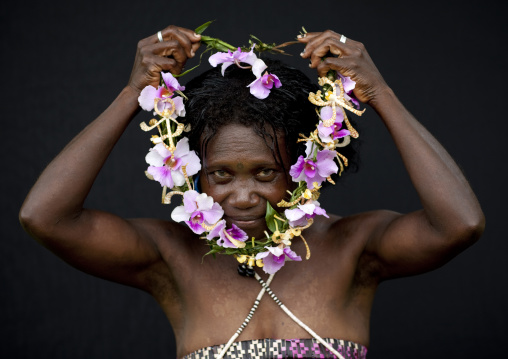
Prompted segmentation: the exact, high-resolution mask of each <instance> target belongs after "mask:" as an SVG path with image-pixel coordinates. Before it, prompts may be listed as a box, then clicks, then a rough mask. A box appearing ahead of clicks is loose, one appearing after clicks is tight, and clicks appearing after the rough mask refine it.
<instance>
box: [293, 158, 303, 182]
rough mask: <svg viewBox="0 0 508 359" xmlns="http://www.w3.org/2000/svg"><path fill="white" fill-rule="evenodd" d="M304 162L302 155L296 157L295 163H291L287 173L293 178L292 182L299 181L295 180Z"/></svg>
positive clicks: (298, 176)
mask: <svg viewBox="0 0 508 359" xmlns="http://www.w3.org/2000/svg"><path fill="white" fill-rule="evenodd" d="M304 164H305V159H304V158H303V156H300V157H298V159H297V161H296V163H295V164H294V165H292V166H291V168H290V169H289V175H290V176H291V177H292V178H293V181H294V182H299V180H298V181H297V180H296V179H297V178H300V176H301V173H302V171H303V166H304Z"/></svg>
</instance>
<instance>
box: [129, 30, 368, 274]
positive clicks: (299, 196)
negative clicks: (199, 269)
mask: <svg viewBox="0 0 508 359" xmlns="http://www.w3.org/2000/svg"><path fill="white" fill-rule="evenodd" d="M209 24H210V23H207V24H204V25H202V26H200V27H199V28H197V29H196V32H197V33H199V34H200V33H201V32H203V31H204V29H206V27H207V26H208V25H209ZM253 38H254V39H255V40H257V41H258V43H252V41H251V44H250V45H251V46H250V50H249V49H248V48H247V49H245V48H244V49H241V48H238V49H235V48H234V47H233V46H231V45H229V44H227V43H225V42H223V41H222V40H219V39H214V38H211V37H207V36H202V42H204V43H206V45H207V50H206V51H209V50H219V51H218V52H216V53H215V54H213V55H211V56H210V58H209V60H208V61H209V63H210V65H212V66H213V67H216V66H218V65H222V69H221V71H222V75H224V72H225V71H226V69H227V68H228V67H229V66H231V65H236V66H238V67H240V68H244V69H251V71H252V73H253V74H254V76H255V80H254V81H253V82H252V83H251V84H249V85H248V87H249V89H250V93H251V94H252V95H253V96H255V97H257V98H259V99H265V98H266V97H268V96H269V94H270V92H271V91H272V90H274V88H275V89H277V88H279V87H281V86H282V83H281V81H280V80H279V78H278V77H277V76H276V75H275V74H271V73H269V72H267V71H265V70H266V69H267V66H266V64H265V63H264V61H263V60H261V59H260V58H258V57H257V56H256V54H255V53H254V50H257V51H277V52H282V51H281V50H280V47H283V46H286V45H287V44H291V43H285V44H282V45H278V46H276V45H275V44H271V45H269V44H264V43H262V42H261V41H259V39H257V38H255V37H253ZM233 50H234V51H233ZM206 51H205V52H206ZM198 66H199V65H198ZM196 67H197V66H196ZM194 68H195V67H194ZM194 68H192V69H191V70H193V69H194ZM191 70H188V71H186V72H185V73H183V74H186V73H188V72H189V71H191ZM263 71H265V72H264V73H263ZM183 74H182V75H183ZM180 76H181V75H180ZM318 83H319V85H320V86H321V87H322V90H319V91H317V93H312V92H311V93H310V94H309V101H310V102H312V103H313V104H314V105H316V106H317V107H319V108H320V109H319V111H318V110H317V108H316V112H318V115H319V121H318V124H317V128H316V130H314V131H313V132H311V133H310V134H309V135H308V136H305V135H303V134H300V139H299V140H298V142H305V144H306V151H305V154H306V156H305V157H304V156H300V157H299V158H298V160H297V162H296V163H295V164H294V165H293V166H291V169H290V171H289V173H290V175H291V177H292V180H293V181H294V182H297V183H298V187H297V188H296V189H295V190H294V191H293V192H290V194H291V197H290V199H289V201H285V200H282V201H280V202H279V203H278V204H277V206H278V207H280V208H285V210H284V212H283V213H282V214H281V213H278V212H277V211H276V210H275V209H274V208H273V207H272V206H271V205H270V203H267V212H266V217H265V219H266V224H267V227H268V229H269V230H270V232H271V234H270V233H268V232H266V231H265V237H264V238H262V239H255V238H252V239H251V240H250V241H249V240H248V239H249V238H248V236H247V234H246V233H245V232H244V231H243V230H242V229H240V228H239V227H237V226H236V225H235V224H232V226H231V228H227V226H226V221H225V220H224V219H223V218H222V217H223V215H224V211H223V209H222V207H221V206H220V204H218V203H216V202H214V200H213V198H212V197H210V196H208V195H207V194H206V193H199V192H198V191H196V189H195V187H194V183H193V179H192V176H193V175H196V174H197V173H198V172H199V171H200V170H201V162H200V159H199V157H198V156H197V154H196V153H195V152H194V151H191V150H190V149H189V140H188V138H187V137H183V134H184V132H188V131H190V126H189V125H185V124H184V123H181V122H179V121H178V120H177V118H181V117H185V106H184V99H186V97H185V95H184V94H183V92H182V91H184V90H185V87H184V86H181V85H180V84H179V82H178V80H177V79H176V78H175V77H174V76H173V75H172V74H171V73H164V72H162V73H161V84H160V85H159V86H158V88H155V87H153V86H147V87H145V88H144V89H143V91H141V94H140V96H139V98H138V101H139V104H140V106H141V108H143V109H144V110H146V111H154V116H158V117H159V118H158V119H155V118H154V119H152V120H150V122H149V123H148V125H147V124H146V123H145V122H143V123H141V124H140V126H141V129H142V130H144V131H150V130H152V129H154V128H157V129H158V131H159V135H153V136H152V138H151V141H152V142H153V144H154V147H153V148H151V149H150V150H149V152H148V154H147V155H146V158H145V160H146V162H147V163H148V164H149V167H148V169H147V170H146V172H145V174H146V176H147V177H148V178H149V179H152V180H155V181H157V182H159V183H160V184H161V186H162V187H163V190H162V203H164V204H169V203H170V202H171V198H172V197H173V196H174V195H181V196H182V197H183V201H182V205H180V206H177V207H176V208H175V209H174V210H173V212H172V213H171V218H172V219H173V220H174V221H175V222H185V223H186V224H187V226H188V227H189V228H190V229H191V230H192V231H193V232H194V233H196V234H198V235H202V236H201V238H202V239H204V240H205V241H206V243H207V244H208V245H209V246H210V251H209V252H208V253H207V254H215V253H219V254H229V255H234V256H235V257H236V259H237V260H238V262H240V263H243V264H244V265H243V266H240V268H239V272H240V273H241V274H244V275H253V271H252V267H254V266H258V267H263V270H264V271H265V272H266V273H269V274H273V273H275V272H277V271H278V270H279V269H280V268H281V267H282V266H283V265H284V263H285V261H286V260H288V259H289V260H293V261H301V260H302V259H301V257H300V256H299V255H297V254H296V253H295V252H294V251H292V250H291V243H292V242H291V241H292V240H293V238H295V237H300V238H301V239H302V240H303V242H304V244H305V247H306V250H307V254H306V258H307V259H309V258H310V249H309V246H308V244H307V242H306V241H305V239H304V237H303V236H302V231H303V230H304V229H306V228H308V227H310V226H311V225H312V223H313V221H314V217H315V216H318V215H322V216H325V217H328V215H327V214H326V211H325V210H324V209H323V208H321V207H320V204H319V202H318V201H317V200H318V198H319V189H320V188H321V184H322V183H323V182H325V181H328V182H330V183H332V184H334V182H333V180H332V178H331V175H332V174H336V173H338V174H339V175H341V173H342V172H343V170H344V167H345V166H347V165H348V160H347V158H346V157H344V156H343V155H342V154H341V153H339V152H338V151H337V148H340V147H344V146H347V145H348V144H349V143H350V138H351V137H353V138H357V137H358V132H357V131H356V130H355V129H354V128H353V127H352V126H351V123H350V122H349V120H348V118H347V116H346V111H345V109H347V110H349V111H351V112H353V113H355V114H357V115H359V116H361V115H362V114H363V112H364V111H365V110H363V111H359V110H358V109H355V108H354V106H356V107H357V108H359V103H358V101H357V100H356V99H355V98H354V96H353V95H352V91H353V89H354V87H355V82H354V81H353V80H351V79H350V78H349V77H345V76H342V75H341V74H340V73H336V72H335V71H330V72H329V73H328V75H327V76H326V77H322V78H319V81H318ZM177 94H178V95H179V96H177ZM343 124H345V125H346V128H343ZM168 189H169V190H170V192H169V193H168ZM288 192H289V191H288Z"/></svg>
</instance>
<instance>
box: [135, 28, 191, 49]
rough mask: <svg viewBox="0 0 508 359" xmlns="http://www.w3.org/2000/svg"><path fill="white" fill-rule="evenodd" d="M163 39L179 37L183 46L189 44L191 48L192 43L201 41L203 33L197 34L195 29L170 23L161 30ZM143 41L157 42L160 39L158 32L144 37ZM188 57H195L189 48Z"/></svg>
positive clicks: (148, 42) (147, 42)
mask: <svg viewBox="0 0 508 359" xmlns="http://www.w3.org/2000/svg"><path fill="white" fill-rule="evenodd" d="M160 32H161V35H162V39H163V40H164V41H168V40H172V39H177V40H179V41H181V43H182V46H183V45H184V44H187V45H189V49H191V47H190V44H191V43H196V42H199V41H201V35H199V34H196V33H195V32H194V31H192V30H189V29H185V28H183V27H178V26H174V25H169V26H168V27H166V28H165V29H163V30H161V31H160ZM142 42H145V43H146V44H155V43H157V42H160V41H159V37H158V34H157V33H155V34H153V35H152V36H149V37H147V38H146V39H143V40H142ZM187 56H188V57H193V56H194V55H193V53H192V52H191V51H190V50H189V52H188V53H187Z"/></svg>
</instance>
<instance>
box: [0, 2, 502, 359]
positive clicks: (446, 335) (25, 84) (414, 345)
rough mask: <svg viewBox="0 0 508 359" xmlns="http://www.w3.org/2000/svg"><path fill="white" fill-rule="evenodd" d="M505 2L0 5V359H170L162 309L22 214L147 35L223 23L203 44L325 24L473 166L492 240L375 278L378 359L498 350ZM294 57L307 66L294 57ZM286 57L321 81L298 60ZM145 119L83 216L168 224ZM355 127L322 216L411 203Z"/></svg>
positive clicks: (389, 160) (383, 134)
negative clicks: (353, 150)
mask: <svg viewBox="0 0 508 359" xmlns="http://www.w3.org/2000/svg"><path fill="white" fill-rule="evenodd" d="M502 3H503V2H502V1H499V2H490V3H488V2H485V1H482V2H463V1H462V2H445V1H443V2H441V3H429V2H421V1H419V2H412V1H348V2H346V1H305V2H304V1H286V2H283V1H277V2H276V1H273V2H268V1H266V2H263V1H253V2H243V1H216V2H213V1H202V0H199V1H178V2H176V1H165V2H162V1H144V2H133V1H102V2H96V1H86V2H63V1H60V2H55V1H53V2H36V1H10V2H9V3H6V2H4V3H2V11H1V19H0V20H1V21H0V26H1V29H2V31H1V41H2V47H1V51H2V56H1V69H2V75H1V81H2V92H1V99H2V103H3V105H2V127H1V131H2V132H1V133H2V141H1V143H0V146H1V153H2V167H3V170H2V176H1V177H0V188H1V191H2V197H1V198H2V200H1V202H0V206H1V214H2V215H1V217H0V221H1V223H0V230H1V242H0V247H1V252H0V263H1V266H0V279H1V288H0V304H1V308H2V309H1V314H0V325H1V327H0V328H1V329H0V330H1V333H0V338H1V339H0V341H1V344H0V356H1V357H2V358H148V357H150V358H174V357H175V349H174V348H175V347H174V339H173V335H172V332H171V327H170V325H169V323H168V322H167V320H166V319H165V317H164V314H163V313H162V311H161V310H160V309H159V308H158V306H157V304H156V302H155V301H154V300H153V299H152V298H150V297H149V296H148V295H146V294H144V293H142V292H140V291H137V290H135V289H131V288H127V287H124V286H121V285H117V284H112V283H109V282H106V281H104V280H100V279H96V278H93V277H91V276H89V275H86V274H83V273H81V272H78V271H77V270H75V269H73V268H71V267H69V266H68V265H67V264H65V263H64V262H63V261H61V260H60V259H58V258H56V257H55V256H53V255H52V254H51V253H50V252H48V251H47V250H46V249H44V248H43V247H41V246H40V245H38V244H37V243H36V242H35V241H33V240H31V239H30V238H29V236H28V235H27V234H25V233H24V232H23V231H22V229H21V228H20V226H19V224H18V221H17V212H18V210H19V207H20V206H21V203H22V201H23V199H24V197H25V196H26V194H27V192H28V190H29V189H30V187H31V185H32V184H33V183H34V181H35V180H36V178H37V176H38V174H39V173H40V172H41V171H42V170H43V169H44V167H45V166H46V165H47V164H48V162H49V161H50V160H51V159H52V158H53V157H54V156H55V155H56V154H57V153H58V152H59V151H60V150H61V149H62V147H63V146H64V145H65V144H66V143H67V142H68V141H69V140H70V139H71V138H72V137H73V136H74V135H75V134H77V133H78V132H79V131H80V130H81V129H82V128H83V127H84V126H85V125H86V124H87V123H89V122H90V121H91V120H93V119H94V118H95V117H96V116H97V115H99V114H100V113H101V112H102V111H103V110H104V109H105V108H106V107H107V105H108V104H109V103H110V102H111V101H112V100H113V99H114V98H115V96H116V95H117V94H118V93H119V91H120V90H121V89H122V88H123V86H125V85H126V83H127V80H128V78H129V74H130V70H131V66H132V62H133V57H134V53H135V49H136V43H137V41H138V40H139V39H141V38H144V37H147V36H149V35H151V34H154V33H155V32H156V31H157V30H159V29H162V28H164V27H166V26H167V25H168V24H176V25H179V26H183V27H188V28H195V27H196V26H198V25H200V24H202V23H204V22H206V21H208V20H211V19H217V21H216V22H215V23H214V24H213V25H212V26H211V27H210V28H209V29H208V30H207V32H206V33H207V34H208V35H211V36H216V37H220V38H222V39H224V40H226V41H228V42H230V43H232V44H246V42H247V39H248V36H249V34H251V33H252V34H255V35H256V36H258V37H260V38H261V39H262V40H264V41H266V42H271V41H274V42H283V41H287V40H291V39H293V38H294V37H295V36H296V35H297V34H298V32H299V30H300V28H301V26H302V25H303V26H305V27H306V29H307V30H308V31H320V30H324V29H327V28H330V29H333V30H335V31H337V32H340V33H344V34H345V35H346V36H348V37H350V38H352V39H356V40H359V41H362V42H363V43H364V44H365V45H366V47H367V49H368V50H369V53H370V55H371V57H372V58H373V59H374V61H375V62H376V64H377V66H378V68H379V69H380V71H381V73H382V74H383V75H384V77H385V79H386V81H387V82H388V83H389V85H390V86H391V87H392V88H393V89H394V90H395V92H396V94H397V95H398V96H399V98H400V99H401V101H402V102H403V103H404V104H405V105H406V106H407V107H408V109H409V110H410V111H412V112H413V114H414V115H415V116H416V117H417V118H418V119H420V121H421V122H422V123H423V124H424V125H425V126H426V127H427V128H428V129H429V130H430V131H431V132H432V133H433V134H434V135H435V136H436V137H437V138H438V140H440V141H441V143H443V145H444V146H445V147H446V148H447V149H448V150H449V152H450V153H451V155H452V156H453V157H454V158H455V159H456V161H457V162H458V163H459V165H460V166H461V167H462V168H463V170H464V172H465V174H466V176H467V177H468V179H469V180H470V182H471V185H472V187H473V189H474V190H475V192H476V194H477V196H478V198H479V200H480V203H481V204H482V206H483V209H484V212H485V215H486V218H487V227H486V231H485V234H484V235H483V237H482V239H481V240H480V241H479V242H478V243H477V244H475V245H474V246H473V247H471V248H469V249H468V250H466V251H465V252H464V253H463V254H461V255H460V256H459V257H457V258H455V259H454V260H452V261H451V262H450V263H449V264H447V265H446V266H445V267H443V268H441V269H438V270H436V271H433V272H431V273H428V274H424V275H420V276H416V277H411V278H404V279H398V280H394V281H391V282H387V283H384V284H382V285H381V287H380V288H379V293H378V296H377V298H376V301H375V304H374V309H373V315H372V327H371V333H372V338H371V345H370V350H369V357H370V359H376V358H391V359H395V358H428V357H432V358H435V359H437V358H459V357H460V358H480V357H481V358H484V357H491V356H492V357H498V356H500V355H501V353H502V352H504V351H505V350H504V349H503V345H504V343H505V339H506V335H507V334H508V330H507V324H508V316H507V310H506V303H507V302H508V298H507V283H508V265H507V263H508V261H507V254H508V244H507V236H506V230H505V228H504V227H503V226H504V225H505V224H506V222H507V221H506V218H505V215H506V209H505V207H506V206H505V202H506V199H507V195H506V191H505V186H506V185H507V182H508V181H507V179H508V178H507V171H506V169H505V167H506V155H507V151H506V148H507V147H506V144H505V141H506V134H507V129H508V128H507V124H506V121H507V115H506V113H507V112H506V107H505V104H506V100H505V96H506V90H505V89H506V81H507V76H506V75H507V71H506V70H505V66H506V64H507V60H508V58H507V50H506V34H507V28H506V15H507V13H506V10H505V6H503V5H502ZM289 51H290V52H292V53H293V54H295V55H297V54H298V53H299V52H300V51H301V47H300V46H296V47H294V48H292V49H290V50H289ZM286 60H287V61H288V62H290V63H291V64H293V65H295V66H297V67H299V68H301V69H303V70H304V71H306V73H307V74H308V75H309V76H311V77H312V78H315V77H316V74H315V73H314V72H313V71H310V70H309V69H308V68H307V61H304V60H301V59H300V58H299V56H294V57H291V58H289V57H288V58H286ZM194 63H195V61H194V62H192V63H190V64H189V66H191V65H192V64H194ZM202 68H203V69H205V68H208V66H207V64H205V65H204V66H202ZM189 78H190V77H187V78H185V79H184V80H183V82H186V81H187V80H188V79H189ZM147 119H149V115H148V114H147V113H143V114H140V115H138V117H137V118H136V119H135V120H134V121H133V122H134V123H133V124H132V125H131V126H130V127H129V128H128V129H127V131H126V133H125V135H124V136H123V137H122V139H121V140H120V142H119V143H118V145H117V147H116V148H115V150H114V151H113V153H112V155H111V156H110V158H109V160H108V162H107V163H106V165H105V168H104V169H103V171H102V172H101V174H100V176H99V178H98V179H97V181H96V183H95V185H94V188H93V190H92V193H91V194H90V196H89V198H88V200H87V203H86V205H87V206H88V207H94V208H101V209H104V210H108V211H111V212H114V213H117V214H118V215H121V216H125V217H159V218H169V214H170V211H169V209H168V208H166V207H163V206H162V205H160V204H159V198H160V197H159V196H160V187H159V186H158V185H157V184H156V183H154V182H151V181H148V180H146V178H145V176H144V174H143V171H144V169H145V168H146V164H145V162H144V156H145V154H146V152H147V150H148V148H149V147H150V143H149V142H148V137H149V135H147V134H146V133H144V132H142V131H140V130H139V127H138V123H139V122H141V121H144V120H147ZM358 122H360V133H361V138H362V140H363V148H362V164H361V168H360V171H359V173H358V174H355V175H351V176H348V177H346V179H345V180H344V181H343V182H342V183H340V184H338V185H337V186H336V187H335V188H334V189H332V190H330V191H328V192H327V193H326V196H323V197H322V198H323V199H322V201H321V202H322V205H323V207H324V208H326V209H327V210H328V211H330V212H334V213H337V214H341V215H348V214H352V213H357V212H360V211H365V210H371V209H379V208H388V209H393V210H396V211H401V212H408V211H413V210H416V209H418V208H419V207H420V204H419V200H418V197H417V195H416V193H415V191H414V189H413V187H412V185H411V183H410V181H409V179H408V176H407V174H406V172H405V170H404V168H403V166H402V163H401V161H400V158H399V156H398V154H397V150H396V148H395V147H394V145H393V143H392V142H391V140H390V138H389V135H388V133H387V131H386V130H385V128H384V127H383V125H382V123H381V121H380V120H379V118H378V117H377V116H376V114H375V113H374V111H373V110H372V109H370V108H368V109H367V112H366V113H365V115H364V116H363V117H362V118H360V119H359V120H358ZM207 260H212V259H211V258H208V259H207ZM196 265H199V263H196ZM288 285H290V283H288ZM295 290H297V288H295ZM288 305H289V307H290V303H288ZM245 310H246V312H247V311H248V308H245ZM309 310H318V308H309ZM217 327H218V329H220V323H217ZM231 334H233V333H231Z"/></svg>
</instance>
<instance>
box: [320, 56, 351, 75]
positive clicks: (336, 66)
mask: <svg viewBox="0 0 508 359" xmlns="http://www.w3.org/2000/svg"><path fill="white" fill-rule="evenodd" d="M353 66H354V62H353V60H352V59H350V58H342V57H327V58H326V59H324V60H323V61H321V62H320V63H319V64H318V65H317V72H318V76H319V77H324V76H326V74H327V73H328V71H330V70H335V71H338V72H340V73H341V74H342V75H343V76H351V75H352V74H353V73H352V71H351V69H352V67H353Z"/></svg>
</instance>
